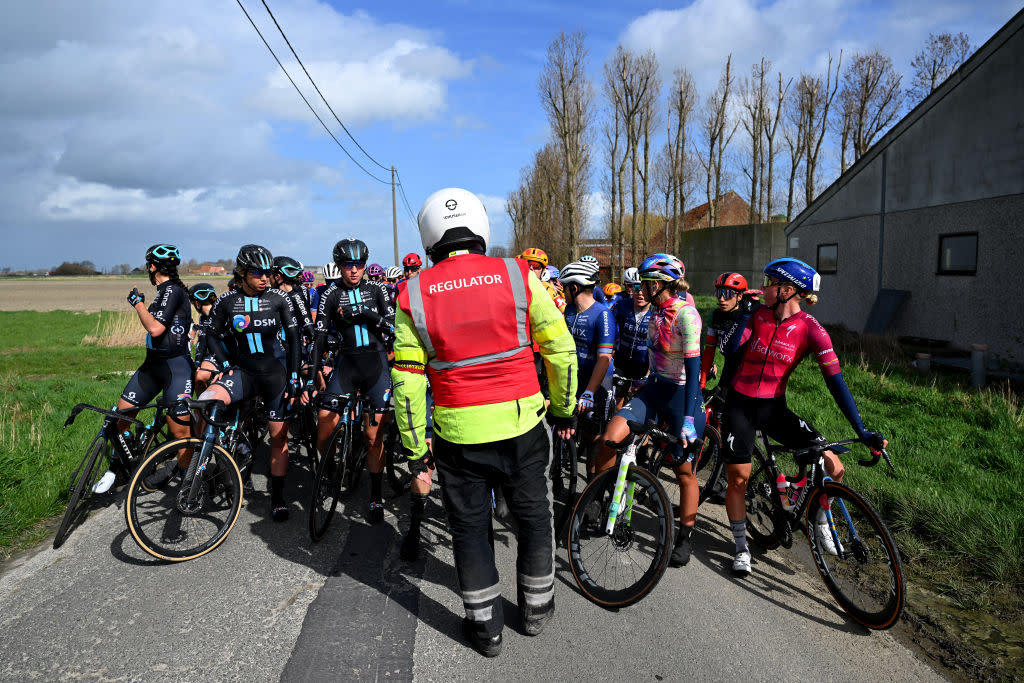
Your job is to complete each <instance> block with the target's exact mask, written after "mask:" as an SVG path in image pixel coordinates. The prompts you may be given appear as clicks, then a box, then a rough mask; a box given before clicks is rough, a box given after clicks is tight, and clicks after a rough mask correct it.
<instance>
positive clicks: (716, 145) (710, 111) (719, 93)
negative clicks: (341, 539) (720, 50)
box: [701, 54, 738, 228]
mask: <svg viewBox="0 0 1024 683" xmlns="http://www.w3.org/2000/svg"><path fill="white" fill-rule="evenodd" d="M732 86H733V77H732V55H731V54H730V55H729V57H728V58H727V59H726V61H725V69H723V71H722V76H721V78H720V79H719V81H718V88H716V89H715V91H714V92H713V93H711V95H709V96H708V99H707V102H706V104H705V118H704V125H703V132H704V141H705V142H706V143H707V149H706V150H705V151H706V153H707V157H706V158H705V157H701V166H703V167H704V171H705V173H706V174H707V182H706V183H705V191H706V194H707V198H708V227H711V228H713V227H715V226H716V225H717V224H718V207H717V203H716V202H715V199H716V198H717V197H719V196H720V195H721V188H722V157H723V155H724V152H725V149H726V147H728V145H729V141H730V140H732V136H733V134H734V133H735V132H736V126H737V125H738V124H732V130H730V131H728V132H727V130H728V129H729V127H730V121H729V94H730V92H731V91H732Z"/></svg>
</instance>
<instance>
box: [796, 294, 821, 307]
mask: <svg viewBox="0 0 1024 683" xmlns="http://www.w3.org/2000/svg"><path fill="white" fill-rule="evenodd" d="M800 298H801V299H803V300H804V301H805V302H807V305H808V306H813V305H814V304H816V303H818V295H817V294H811V293H810V292H801V293H800Z"/></svg>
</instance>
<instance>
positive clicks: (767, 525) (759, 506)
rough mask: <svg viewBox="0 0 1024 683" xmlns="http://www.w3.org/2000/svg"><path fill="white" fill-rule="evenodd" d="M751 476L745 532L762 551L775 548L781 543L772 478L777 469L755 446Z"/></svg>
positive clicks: (778, 510)
mask: <svg viewBox="0 0 1024 683" xmlns="http://www.w3.org/2000/svg"><path fill="white" fill-rule="evenodd" d="M750 462H751V465H752V467H751V470H750V478H749V479H747V492H746V499H747V535H748V536H750V539H751V540H752V541H754V543H757V544H758V545H759V546H761V547H762V548H764V549H765V550H774V549H776V548H778V547H779V545H781V544H780V542H779V538H778V533H777V529H776V526H777V522H778V520H779V518H780V514H781V513H782V502H781V501H780V500H779V493H778V489H777V488H776V485H775V480H776V479H777V478H778V475H779V472H778V470H776V469H775V466H774V465H773V464H772V463H771V461H770V460H768V458H766V457H765V455H764V454H763V453H762V452H761V449H760V448H759V447H758V446H754V450H753V452H752V453H751V461H750Z"/></svg>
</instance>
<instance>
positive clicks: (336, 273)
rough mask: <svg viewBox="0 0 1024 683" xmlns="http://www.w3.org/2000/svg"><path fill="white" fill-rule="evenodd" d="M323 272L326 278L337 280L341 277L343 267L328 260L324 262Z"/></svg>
mask: <svg viewBox="0 0 1024 683" xmlns="http://www.w3.org/2000/svg"><path fill="white" fill-rule="evenodd" d="M323 274H324V279H325V280H337V279H338V278H340V277H341V268H339V267H338V266H337V265H336V264H335V263H334V261H328V262H327V263H326V264H324V267H323Z"/></svg>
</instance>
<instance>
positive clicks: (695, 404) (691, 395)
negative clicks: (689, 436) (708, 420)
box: [675, 305, 702, 418]
mask: <svg viewBox="0 0 1024 683" xmlns="http://www.w3.org/2000/svg"><path fill="white" fill-rule="evenodd" d="M675 325H676V329H677V333H678V334H679V335H680V336H681V337H682V352H683V367H684V368H685V370H686V409H685V412H684V415H685V416H686V417H689V418H692V417H693V416H694V415H696V414H697V412H698V411H699V410H700V407H701V400H702V395H701V391H700V389H701V383H700V328H701V321H700V314H699V313H697V309H696V308H694V307H693V306H692V305H690V306H684V307H683V308H682V309H681V310H680V311H679V315H678V316H676V320H675ZM693 379H696V380H698V381H696V382H695V381H693Z"/></svg>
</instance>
